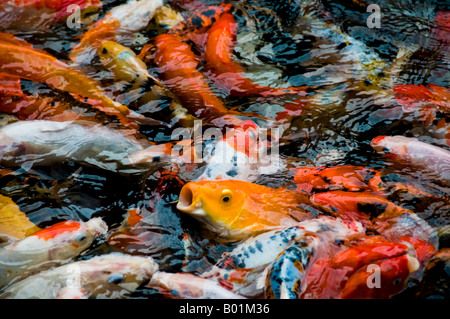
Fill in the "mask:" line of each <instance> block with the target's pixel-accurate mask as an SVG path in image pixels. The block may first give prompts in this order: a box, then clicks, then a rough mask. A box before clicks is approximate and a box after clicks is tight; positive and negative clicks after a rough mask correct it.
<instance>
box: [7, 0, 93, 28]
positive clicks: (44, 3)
mask: <svg viewBox="0 0 450 319" xmlns="http://www.w3.org/2000/svg"><path fill="white" fill-rule="evenodd" d="M71 6H77V9H79V10H80V17H81V16H83V15H86V14H88V13H91V12H94V11H97V10H99V9H100V8H101V7H102V3H101V1H99V0H69V1H68V0H56V1H48V0H26V1H20V0H14V1H6V0H4V1H2V2H1V3H0V29H2V30H15V31H18V30H20V31H29V30H32V31H35V30H46V29H48V28H49V27H50V26H51V25H52V24H55V23H61V22H62V21H64V19H66V18H68V16H69V15H71V14H72V13H73V11H74V10H73V9H72V8H71Z"/></svg>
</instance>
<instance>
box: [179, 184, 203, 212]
mask: <svg viewBox="0 0 450 319" xmlns="http://www.w3.org/2000/svg"><path fill="white" fill-rule="evenodd" d="M177 209H178V210H180V211H182V212H184V213H188V214H190V215H194V216H205V215H206V213H205V211H204V210H203V205H202V201H201V199H200V198H199V196H198V194H197V192H196V190H195V187H191V186H190V185H185V186H184V187H183V188H182V189H181V192H180V196H179V198H178V204H177Z"/></svg>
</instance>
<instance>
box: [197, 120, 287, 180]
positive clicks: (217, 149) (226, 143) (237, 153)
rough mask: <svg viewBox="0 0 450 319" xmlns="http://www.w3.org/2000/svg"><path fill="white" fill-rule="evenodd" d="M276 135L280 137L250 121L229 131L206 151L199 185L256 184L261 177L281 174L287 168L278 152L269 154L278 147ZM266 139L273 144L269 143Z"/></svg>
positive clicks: (274, 132) (277, 133)
mask: <svg viewBox="0 0 450 319" xmlns="http://www.w3.org/2000/svg"><path fill="white" fill-rule="evenodd" d="M206 133H208V130H207V131H205V134H206ZM272 133H273V134H272ZM277 135H281V134H280V132H279V131H278V132H277V131H275V130H272V129H271V130H270V131H268V130H265V129H263V128H260V127H259V126H258V125H256V124H255V123H254V122H253V121H251V120H245V121H243V122H241V124H239V125H236V126H235V127H234V128H232V129H229V130H226V132H225V135H224V136H223V137H222V138H221V139H220V140H219V139H218V141H214V143H210V145H208V149H206V150H205V153H206V154H205V156H204V158H205V162H206V165H205V166H204V171H203V173H202V174H201V175H200V176H199V177H198V178H197V179H196V181H202V180H231V179H233V180H241V181H246V182H255V181H256V179H257V178H258V176H260V175H261V174H273V173H276V172H278V171H280V170H282V169H283V168H284V167H285V165H286V163H285V162H284V160H283V158H282V157H281V156H280V155H279V154H278V153H277V152H270V154H268V153H269V149H271V148H272V149H274V147H275V145H276V143H277V138H278V136H277ZM219 136H222V134H220V135H219ZM266 137H267V139H268V138H269V137H270V138H271V139H272V140H271V141H268V140H267V139H266ZM219 138H220V137H219Z"/></svg>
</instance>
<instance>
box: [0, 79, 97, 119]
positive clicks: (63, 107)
mask: <svg viewBox="0 0 450 319" xmlns="http://www.w3.org/2000/svg"><path fill="white" fill-rule="evenodd" d="M0 112H3V113H6V114H14V115H16V116H17V117H18V118H19V119H20V120H24V121H29V120H49V121H72V120H85V121H94V122H98V121H97V120H96V119H95V117H93V116H92V117H91V116H84V115H82V114H81V113H78V112H75V111H73V110H72V106H71V105H69V104H68V103H64V102H62V101H61V100H58V99H57V98H56V97H41V96H37V97H36V96H34V95H27V94H25V93H24V92H23V91H22V87H21V85H20V78H18V77H15V76H11V75H8V74H0Z"/></svg>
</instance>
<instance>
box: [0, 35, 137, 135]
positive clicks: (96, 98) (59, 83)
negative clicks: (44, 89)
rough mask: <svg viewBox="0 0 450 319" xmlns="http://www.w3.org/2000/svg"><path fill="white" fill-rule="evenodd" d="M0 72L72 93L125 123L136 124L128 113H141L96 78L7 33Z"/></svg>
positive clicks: (0, 42) (1, 38)
mask: <svg viewBox="0 0 450 319" xmlns="http://www.w3.org/2000/svg"><path fill="white" fill-rule="evenodd" d="M0 72H3V73H7V74H11V75H14V76H17V77H20V78H23V79H27V80H31V81H34V82H39V83H45V84H47V85H48V86H49V87H51V88H54V89H58V90H61V91H65V92H68V93H71V94H72V95H74V96H75V97H78V98H80V99H81V100H82V101H83V100H84V101H85V102H88V103H89V104H92V105H93V106H94V107H96V108H97V109H99V110H101V111H102V112H104V113H106V114H109V115H113V116H116V117H118V118H119V119H120V121H121V122H122V123H123V124H124V125H126V126H129V127H132V128H137V124H136V123H134V122H133V121H131V120H130V118H127V117H133V116H134V117H138V118H139V117H140V115H137V114H135V113H134V112H132V111H131V110H130V109H128V108H127V107H126V106H124V105H121V104H120V103H117V102H115V101H113V100H111V99H110V98H109V97H107V96H106V95H105V94H104V92H103V91H102V89H101V88H100V85H99V84H98V83H97V81H95V80H93V79H91V78H89V77H87V76H85V75H84V74H83V73H81V72H80V71H78V70H76V69H74V68H72V67H70V66H69V65H67V64H66V63H64V62H61V61H59V60H58V59H56V58H55V57H53V56H51V55H50V54H48V53H46V52H44V51H41V50H37V49H34V48H33V47H32V46H31V44H29V43H27V42H25V41H23V40H20V39H18V38H15V37H14V36H12V35H10V34H6V33H0Z"/></svg>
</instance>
